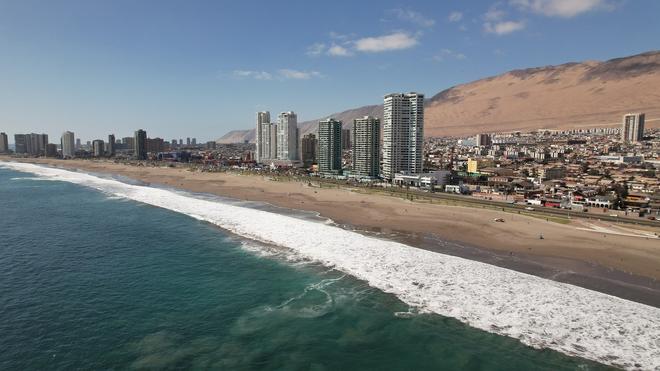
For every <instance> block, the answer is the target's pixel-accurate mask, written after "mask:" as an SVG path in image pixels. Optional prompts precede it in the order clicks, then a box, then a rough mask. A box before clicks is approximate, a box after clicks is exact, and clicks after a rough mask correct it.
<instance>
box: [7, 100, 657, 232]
mask: <svg viewBox="0 0 660 371" xmlns="http://www.w3.org/2000/svg"><path fill="white" fill-rule="evenodd" d="M645 121H646V117H645V114H644V113H630V114H625V115H624V116H623V117H622V118H621V124H620V125H618V127H616V126H613V127H602V128H591V129H574V130H550V129H545V130H536V131H534V132H507V133H481V134H477V135H476V136H470V137H433V138H429V137H424V95H423V94H419V93H394V94H388V95H386V96H385V97H384V115H383V117H382V118H380V117H373V116H365V117H359V118H355V119H354V120H353V122H351V123H343V122H341V121H339V120H336V119H334V118H327V119H324V120H320V121H319V122H318V126H317V127H316V128H315V129H316V130H313V131H312V132H309V133H303V134H301V133H300V128H299V127H298V121H297V115H296V113H295V112H293V111H287V112H282V113H280V114H279V115H278V116H277V119H276V121H273V120H271V116H270V113H269V112H268V111H262V112H258V113H257V114H256V125H255V126H256V127H255V142H254V143H250V142H247V141H246V142H244V143H233V144H227V143H225V144H221V143H217V142H216V141H207V142H204V143H201V144H200V143H198V142H197V139H196V138H189V137H188V138H186V139H185V142H184V140H183V139H172V140H170V141H167V140H164V139H162V138H159V137H154V138H150V137H148V136H147V132H146V131H144V130H142V129H140V130H137V131H135V133H134V135H133V136H129V137H123V138H121V139H119V138H115V135H114V134H110V135H108V138H107V140H105V141H104V140H102V139H95V140H92V141H87V142H85V143H82V141H81V139H80V138H76V137H75V134H74V133H73V132H70V131H67V132H64V133H63V134H62V136H61V140H60V143H58V144H54V143H51V142H50V141H49V139H48V135H46V134H34V133H32V134H15V135H14V145H13V146H12V148H10V147H9V144H8V136H7V134H5V133H0V153H5V154H11V155H12V156H14V157H40V156H44V157H53V158H62V159H72V158H80V159H91V160H98V159H112V160H113V161H116V162H124V163H133V164H135V165H140V166H145V165H151V166H157V165H158V164H163V165H165V164H167V166H184V167H190V168H192V169H196V170H199V171H242V172H245V171H247V172H255V173H261V174H271V175H276V174H286V175H295V176H298V177H310V179H312V178H315V179H317V180H325V181H335V182H340V183H341V182H343V183H346V184H351V185H354V186H363V187H383V188H389V189H393V188H405V189H407V190H410V189H413V190H418V191H422V192H433V193H449V194H459V195H464V196H466V197H469V198H474V199H479V200H488V201H499V202H503V203H507V204H516V205H526V209H527V210H528V211H531V210H533V209H534V207H539V208H552V209H564V210H571V211H578V212H588V211H589V210H592V212H598V213H600V214H605V215H606V216H611V217H631V218H643V219H647V220H655V219H656V218H658V217H660V176H659V174H658V172H657V171H658V169H660V159H659V154H660V131H659V130H657V129H652V130H645V125H644V124H645Z"/></svg>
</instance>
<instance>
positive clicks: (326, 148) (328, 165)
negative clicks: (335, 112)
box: [317, 118, 342, 174]
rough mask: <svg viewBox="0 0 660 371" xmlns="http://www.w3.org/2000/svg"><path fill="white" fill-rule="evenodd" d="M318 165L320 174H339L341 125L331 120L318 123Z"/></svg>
mask: <svg viewBox="0 0 660 371" xmlns="http://www.w3.org/2000/svg"><path fill="white" fill-rule="evenodd" d="M318 133H319V148H318V153H317V157H318V165H319V172H320V173H321V174H341V170H342V166H341V151H342V150H341V148H342V145H341V137H342V124H341V121H337V120H335V119H333V118H329V119H327V120H321V121H319V131H318Z"/></svg>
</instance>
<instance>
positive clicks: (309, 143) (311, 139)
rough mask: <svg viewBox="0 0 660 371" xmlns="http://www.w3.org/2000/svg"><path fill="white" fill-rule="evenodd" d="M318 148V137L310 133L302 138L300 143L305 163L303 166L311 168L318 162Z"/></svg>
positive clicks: (301, 155)
mask: <svg viewBox="0 0 660 371" xmlns="http://www.w3.org/2000/svg"><path fill="white" fill-rule="evenodd" d="M317 146H318V140H316V135H314V134H312V133H309V134H306V135H304V136H303V137H302V140H301V141H300V148H301V149H300V159H301V160H302V162H303V166H305V167H310V166H312V164H314V162H316V148H317Z"/></svg>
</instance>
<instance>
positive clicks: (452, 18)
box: [447, 12, 463, 22]
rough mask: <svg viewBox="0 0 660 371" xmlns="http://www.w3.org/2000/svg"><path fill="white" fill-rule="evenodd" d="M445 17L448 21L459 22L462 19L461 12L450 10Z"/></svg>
mask: <svg viewBox="0 0 660 371" xmlns="http://www.w3.org/2000/svg"><path fill="white" fill-rule="evenodd" d="M447 19H449V22H460V21H461V20H462V19H463V13H461V12H451V13H450V14H449V17H448V18H447Z"/></svg>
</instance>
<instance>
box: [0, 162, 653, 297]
mask: <svg viewBox="0 0 660 371" xmlns="http://www.w3.org/2000/svg"><path fill="white" fill-rule="evenodd" d="M0 159H3V160H12V159H10V158H8V157H4V158H2V157H0ZM25 161H29V162H32V163H41V164H47V165H50V166H56V167H61V168H68V169H81V170H85V171H90V172H97V173H110V174H118V175H122V176H126V177H130V178H133V179H137V180H140V181H142V182H145V183H150V184H154V185H156V184H157V185H163V186H169V187H175V188H180V189H184V190H189V191H193V192H204V193H212V194H216V195H220V196H226V197H232V198H236V199H241V200H250V201H262V202H267V203H270V204H272V205H275V206H279V207H284V208H290V209H299V210H307V211H314V212H318V213H319V214H320V215H321V216H323V217H326V218H329V219H332V220H333V221H334V222H336V223H338V224H340V225H343V226H344V227H347V228H356V229H359V230H363V231H367V232H372V233H373V232H379V233H381V236H382V235H384V236H387V237H390V238H395V239H399V240H402V241H404V242H406V243H409V244H411V245H413V246H417V247H420V248H426V249H430V250H435V251H439V252H444V253H449V254H452V255H457V256H463V257H467V258H471V259H475V260H480V261H485V262H488V263H491V264H496V265H500V266H504V267H508V268H511V269H516V270H519V271H523V272H526V273H531V274H536V275H540V276H543V277H547V278H552V279H556V280H559V281H565V282H569V283H574V284H578V285H580V286H584V287H587V288H591V289H596V290H599V291H603V292H607V293H611V294H613V295H617V296H621V297H625V298H629V299H631V300H637V301H641V302H645V303H647V304H651V305H655V306H660V282H658V281H660V240H659V239H657V238H644V237H640V236H641V233H643V232H644V231H647V232H648V231H649V230H651V232H652V233H653V232H660V229H656V230H655V231H654V230H653V228H648V227H646V228H644V229H642V228H636V227H631V226H624V227H623V228H625V230H624V231H625V232H626V233H616V232H620V231H621V230H622V229H621V227H617V226H612V225H611V223H602V222H601V223H599V222H597V221H589V222H586V221H581V220H572V221H571V222H570V223H569V224H560V223H556V222H553V221H546V220H544V219H542V218H541V219H539V218H535V217H530V216H525V215H518V214H514V213H508V212H503V211H496V210H491V209H480V208H473V207H463V206H448V205H446V204H437V203H434V204H430V203H428V202H411V201H409V200H404V199H401V198H396V197H391V196H388V195H383V194H367V193H364V192H356V191H351V190H349V189H343V188H325V187H324V188H318V187H312V186H309V185H308V184H307V183H306V182H294V181H273V180H269V179H270V178H268V177H267V176H258V175H241V174H238V173H208V172H193V171H189V170H188V169H184V168H169V167H149V166H130V165H124V164H116V163H113V162H111V161H91V160H66V161H63V160H57V159H29V160H25ZM495 218H503V219H504V220H505V222H504V223H499V222H495V221H494V219H495ZM594 226H597V227H598V228H597V230H594V228H593V227H594ZM585 229H590V230H585ZM630 231H632V232H633V233H628V232H630ZM607 232H613V233H607ZM638 232H639V233H638ZM540 234H543V237H544V239H540V238H539V235H540ZM434 241H443V242H449V244H447V243H436V242H434Z"/></svg>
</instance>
